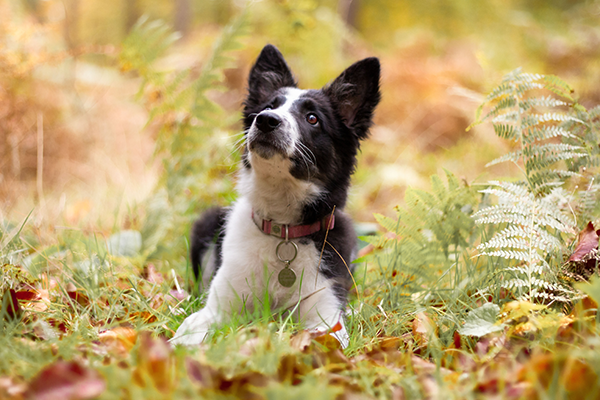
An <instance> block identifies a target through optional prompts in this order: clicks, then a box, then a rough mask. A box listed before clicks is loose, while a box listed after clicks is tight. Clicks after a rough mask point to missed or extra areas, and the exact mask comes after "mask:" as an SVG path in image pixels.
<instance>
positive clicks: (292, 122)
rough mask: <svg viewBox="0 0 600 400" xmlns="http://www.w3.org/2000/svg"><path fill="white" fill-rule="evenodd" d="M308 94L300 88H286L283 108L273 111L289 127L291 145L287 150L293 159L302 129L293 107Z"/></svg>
mask: <svg viewBox="0 0 600 400" xmlns="http://www.w3.org/2000/svg"><path fill="white" fill-rule="evenodd" d="M306 92H307V91H306V90H302V89H298V88H292V87H290V88H286V89H285V102H284V103H283V104H282V105H281V106H279V107H277V108H276V109H274V110H272V111H271V112H274V113H276V114H277V115H279V116H280V117H281V118H283V120H284V121H285V123H286V124H287V125H288V127H289V129H286V133H287V134H288V135H289V138H290V139H291V143H290V145H289V146H288V148H287V152H288V154H287V155H288V157H291V156H292V155H293V154H294V150H295V149H296V142H298V140H300V128H299V127H298V121H297V120H296V118H295V117H294V115H293V114H292V112H291V109H292V105H293V104H294V103H295V102H296V101H298V99H300V97H302V95H303V94H304V93H306Z"/></svg>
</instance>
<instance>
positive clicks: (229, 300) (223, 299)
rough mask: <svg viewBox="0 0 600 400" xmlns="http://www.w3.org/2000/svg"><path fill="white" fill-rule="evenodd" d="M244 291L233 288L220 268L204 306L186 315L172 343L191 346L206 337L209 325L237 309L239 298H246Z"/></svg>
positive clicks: (218, 321) (221, 319)
mask: <svg viewBox="0 0 600 400" xmlns="http://www.w3.org/2000/svg"><path fill="white" fill-rule="evenodd" d="M247 297H248V296H245V295H244V293H239V288H238V291H236V290H234V288H233V287H232V286H231V284H230V282H228V281H227V279H226V277H225V274H223V273H222V270H221V271H219V273H217V275H216V276H215V278H214V280H213V282H212V284H211V286H210V290H209V293H208V299H207V300H206V306H205V307H204V308H203V309H202V310H200V311H198V312H195V313H193V314H191V315H190V316H188V317H187V318H186V319H185V320H184V321H183V323H182V324H181V325H180V326H179V328H178V329H177V332H176V333H175V336H173V338H172V339H171V343H172V344H174V345H186V346H193V345H197V344H200V343H201V342H202V341H204V340H205V339H206V336H207V334H208V332H209V330H210V328H211V326H213V325H215V324H218V323H220V322H222V321H223V316H224V315H230V314H231V312H232V311H233V310H235V309H239V303H240V299H244V298H247Z"/></svg>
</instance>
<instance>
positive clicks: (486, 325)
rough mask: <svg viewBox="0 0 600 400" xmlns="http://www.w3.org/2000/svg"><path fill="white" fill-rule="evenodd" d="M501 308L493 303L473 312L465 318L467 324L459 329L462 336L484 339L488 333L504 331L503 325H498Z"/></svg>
mask: <svg viewBox="0 0 600 400" xmlns="http://www.w3.org/2000/svg"><path fill="white" fill-rule="evenodd" d="M499 312H500V307H498V306H497V305H496V304H493V303H486V304H484V305H482V306H481V307H479V308H476V309H474V310H471V311H470V312H469V314H468V315H467V317H466V318H465V324H464V325H463V326H462V327H461V328H460V329H459V332H460V334H461V335H465V336H476V337H482V336H485V335H487V334H488V333H492V332H497V331H500V330H502V329H504V325H503V324H496V318H497V316H498V313H499Z"/></svg>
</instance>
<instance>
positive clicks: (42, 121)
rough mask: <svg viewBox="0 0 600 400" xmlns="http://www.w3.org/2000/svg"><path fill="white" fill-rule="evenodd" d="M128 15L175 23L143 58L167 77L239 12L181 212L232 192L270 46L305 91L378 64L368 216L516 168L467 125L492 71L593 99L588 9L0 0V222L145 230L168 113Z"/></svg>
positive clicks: (333, 1) (599, 54)
mask: <svg viewBox="0 0 600 400" xmlns="http://www.w3.org/2000/svg"><path fill="white" fill-rule="evenodd" d="M140 18H144V19H145V21H146V22H145V24H151V23H154V24H156V25H155V26H160V27H164V29H171V31H172V32H176V36H171V38H173V39H176V40H174V41H173V42H172V44H170V45H169V46H168V48H166V50H165V52H164V53H162V54H161V55H160V57H158V58H157V59H156V60H154V61H153V62H152V63H151V67H152V70H153V71H155V72H156V71H158V72H160V73H163V74H165V76H167V74H171V73H177V72H178V71H192V75H193V73H194V71H196V73H197V74H201V73H202V71H203V69H204V68H206V67H207V65H206V64H207V62H208V60H209V59H210V57H211V54H212V52H213V46H214V45H215V43H216V42H217V41H218V39H219V38H220V37H221V35H222V34H223V32H224V30H225V29H226V27H227V26H230V24H232V23H235V21H239V20H240V18H241V19H243V25H244V26H243V28H242V29H241V30H240V31H239V32H238V34H239V35H238V36H239V37H238V42H239V45H238V46H237V47H236V49H234V50H231V51H228V52H227V56H228V59H227V61H226V67H225V68H223V69H220V70H219V76H218V79H217V83H216V84H215V85H214V87H211V88H209V89H208V90H207V91H206V93H207V96H208V97H209V98H210V99H211V101H214V103H215V104H216V105H217V106H218V107H219V109H220V114H218V115H221V120H222V121H221V122H220V123H219V124H216V123H215V125H214V126H205V127H204V128H205V130H204V132H208V133H207V134H206V136H205V137H202V138H200V140H199V142H200V145H198V144H194V146H192V145H191V144H190V145H189V146H188V144H187V143H186V142H185V141H183V142H180V143H177V145H178V146H179V147H180V149H183V150H182V151H184V152H185V149H186V148H187V147H186V146H188V147H189V151H190V152H201V154H202V155H203V157H204V159H205V160H207V164H208V165H203V166H202V167H201V168H200V169H199V170H198V171H196V172H197V176H203V177H204V178H202V181H201V184H196V185H195V186H194V185H191V186H190V188H187V187H186V186H185V185H183V186H182V189H181V190H180V193H181V196H182V197H186V198H188V199H189V204H191V206H190V205H188V206H187V208H186V210H185V213H184V214H186V213H187V215H194V214H195V213H196V212H199V211H201V210H202V209H204V208H206V207H207V206H208V205H209V204H211V203H220V204H226V203H228V202H230V201H232V200H233V199H234V197H235V195H234V194H233V185H234V181H235V167H236V162H237V159H238V158H237V157H238V156H237V155H236V152H235V151H234V149H233V143H234V142H235V140H236V134H237V133H239V130H240V125H239V123H238V119H239V115H240V109H241V102H242V101H243V97H244V95H245V83H246V77H247V74H248V71H249V68H250V66H251V65H252V62H253V60H254V59H255V57H256V56H257V54H258V52H259V51H260V49H261V48H262V46H264V45H265V44H266V43H272V44H275V45H276V46H278V47H279V48H280V50H281V51H282V52H283V54H284V55H285V57H286V59H287V60H288V63H289V64H290V66H291V67H292V69H293V71H294V72H295V74H296V76H297V78H298V80H299V82H300V86H301V87H305V88H308V87H320V86H322V85H324V84H326V83H327V82H328V81H330V80H332V79H333V78H335V77H336V76H337V74H339V73H340V72H341V71H342V70H343V69H344V68H345V67H347V66H348V65H349V64H351V63H352V62H354V61H356V60H358V59H361V58H363V57H368V56H377V57H380V59H381V62H382V66H383V76H382V92H383V100H382V102H381V104H380V106H379V108H378V110H377V116H376V126H375V127H374V128H373V130H372V136H371V138H370V140H368V141H367V142H365V143H364V145H363V148H362V153H361V156H360V161H359V165H360V166H359V169H358V171H357V173H356V175H355V179H354V186H353V190H352V195H351V199H350V203H349V205H348V210H349V211H350V213H351V214H352V215H353V216H354V217H355V218H356V219H357V220H359V221H364V222H369V221H373V216H372V214H373V213H374V212H378V213H382V214H387V215H393V214H394V212H393V207H394V206H395V205H397V204H400V203H401V202H402V199H403V192H404V190H405V189H406V187H408V186H412V187H421V188H427V187H428V182H429V180H428V177H429V176H430V175H431V174H433V173H443V169H444V168H445V169H448V170H450V171H452V172H453V173H455V174H456V175H457V176H459V177H461V178H463V179H464V180H465V181H466V182H469V183H470V184H472V183H477V182H484V181H486V180H487V179H489V178H490V177H493V176H498V175H500V176H508V175H511V174H514V173H515V172H516V171H514V170H511V169H510V166H496V167H494V168H491V169H486V168H484V165H485V163H487V162H488V161H490V160H492V159H493V158H494V157H496V156H497V155H499V154H501V153H502V152H503V151H506V150H507V149H506V148H505V147H503V146H506V144H504V143H502V142H500V141H499V139H497V138H496V137H495V136H494V134H493V131H492V130H491V129H490V127H487V126H485V125H481V126H477V127H475V128H474V129H471V130H469V131H467V130H466V128H467V127H468V126H469V125H470V124H471V123H472V122H473V121H474V119H475V117H474V115H475V109H476V108H477V107H478V106H479V104H481V102H482V101H483V99H484V96H485V94H486V93H487V91H489V89H490V88H492V87H494V86H495V85H497V84H498V83H499V82H500V79H501V78H502V76H503V75H504V74H505V73H507V72H509V71H511V70H513V69H515V68H518V67H522V68H523V70H525V71H528V72H538V73H545V74H555V75H558V76H560V77H561V78H563V79H564V80H566V81H567V82H569V83H570V84H571V85H572V86H573V87H575V89H576V95H577V97H578V98H579V99H580V102H581V103H582V104H583V105H585V106H592V105H595V104H598V103H600V2H599V1H575V0H544V1H541V0H502V1H499V0H452V1H433V0H422V1H419V2H415V1H409V0H323V1H317V0H299V1H288V0H262V1H247V2H246V1H242V0H175V1H167V0H62V1H59V0H21V1H17V0H0V219H2V220H3V221H5V222H6V221H9V222H11V223H18V222H19V221H22V220H23V219H25V218H26V217H27V216H28V215H30V216H29V221H30V223H31V224H33V226H34V227H35V228H36V229H37V232H38V236H39V238H38V240H39V241H40V242H43V241H44V236H45V235H47V237H48V238H51V237H52V234H53V233H52V232H53V231H54V230H56V229H60V228H61V227H78V229H87V230H89V231H94V232H104V233H106V234H110V232H114V231H116V230H121V229H138V230H141V231H142V233H144V229H145V228H147V227H148V220H149V219H152V210H153V208H152V207H153V204H156V199H157V198H158V197H157V193H158V192H159V191H160V190H159V189H160V188H161V187H163V188H164V186H165V185H168V182H167V180H166V178H165V168H166V167H165V165H166V164H165V157H169V151H164V150H165V148H164V141H165V140H167V141H168V140H169V138H168V137H167V138H166V139H165V135H167V136H168V135H169V130H168V129H167V130H166V131H165V126H167V125H168V121H166V122H165V119H164V118H162V119H157V118H151V114H152V112H153V109H154V108H153V107H154V105H153V104H154V103H155V102H156V101H158V100H157V98H158V99H159V98H160V96H161V95H163V94H164V93H163V92H161V88H160V87H157V85H156V84H154V85H148V83H147V82H145V81H144V74H143V73H142V72H140V71H139V70H136V69H132V68H129V67H128V65H127V63H124V61H123V60H124V57H123V48H124V45H123V43H125V42H126V40H127V38H128V37H130V35H131V33H132V31H135V29H136V23H137V21H139V20H140ZM153 21H154V22H153ZM146 26H147V25H146ZM138 27H139V25H138ZM161 29H162V28H161ZM133 45H134V46H135V45H136V44H135V42H133ZM130 46H131V43H130ZM172 118H174V120H176V118H177V115H175V116H172ZM183 118H185V116H183ZM209 125H210V124H209ZM161 140H162V143H163V146H162V147H161V145H160V141H161ZM171 144H172V143H171ZM157 146H158V150H157ZM170 194H171V195H173V193H170ZM169 204H171V203H167V204H166V205H164V204H163V208H164V207H169ZM190 208H191V209H190ZM178 212H179V211H177V210H176V211H175V213H178ZM30 213H31V214H30ZM190 218H191V217H189V218H187V219H186V220H185V221H183V223H182V228H181V229H176V230H175V231H173V232H175V233H176V234H177V235H180V234H181V232H184V231H185V226H186V224H189V222H190V220H191V219H190ZM146 239H147V237H144V240H146Z"/></svg>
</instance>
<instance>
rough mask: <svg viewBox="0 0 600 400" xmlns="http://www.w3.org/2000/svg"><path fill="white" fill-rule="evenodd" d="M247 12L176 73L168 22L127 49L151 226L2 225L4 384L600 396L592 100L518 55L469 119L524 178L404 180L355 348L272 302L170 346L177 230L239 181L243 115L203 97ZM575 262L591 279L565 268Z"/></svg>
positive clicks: (28, 391)
mask: <svg viewBox="0 0 600 400" xmlns="http://www.w3.org/2000/svg"><path fill="white" fill-rule="evenodd" d="M245 18H246V16H245V14H244V15H242V16H241V17H240V18H239V19H238V20H236V21H235V22H234V23H233V24H232V25H231V26H230V27H228V28H227V29H226V30H225V31H224V33H223V35H222V37H221V39H220V40H219V41H217V42H216V44H215V47H214V49H213V53H212V56H211V57H210V58H209V59H208V60H207V61H205V62H204V63H203V65H202V66H200V65H195V66H194V67H193V68H190V69H186V70H185V71H161V70H159V69H158V67H157V66H156V64H157V61H158V60H159V58H160V57H161V56H163V55H164V54H165V51H167V50H168V49H169V48H170V46H171V45H172V42H173V40H174V39H175V37H174V36H173V35H172V34H171V33H170V31H169V29H168V28H166V27H165V26H164V25H162V24H160V23H153V22H149V21H146V20H141V21H140V22H139V23H138V24H137V25H136V27H135V28H134V29H133V31H132V33H131V35H130V37H129V38H128V39H127V41H126V42H125V44H124V46H123V50H122V53H121V59H120V62H121V66H122V69H123V70H124V71H129V72H128V73H134V72H135V73H136V74H138V75H139V76H140V77H141V78H142V85H141V88H140V98H142V99H145V100H146V101H147V102H148V104H147V105H148V108H149V110H150V116H151V118H150V121H149V124H153V125H154V126H157V127H158V128H157V129H158V136H157V148H156V149H157V150H156V156H157V157H159V158H160V159H161V160H164V164H163V166H164V172H163V175H162V178H161V180H160V182H159V184H158V186H157V188H156V191H155V193H154V194H153V196H152V197H151V198H150V199H149V200H148V202H147V204H145V215H143V216H141V218H142V220H143V221H144V222H143V224H142V228H141V229H140V231H136V230H125V231H121V232H117V233H115V234H113V235H109V236H104V235H102V234H101V233H90V232H84V231H82V230H78V229H65V230H63V231H61V232H60V233H57V242H56V243H55V244H52V245H49V246H45V247H44V246H43V245H41V244H39V243H37V242H36V239H35V235H34V234H33V233H32V231H33V229H31V227H30V225H29V224H28V222H27V221H22V223H20V224H18V225H9V224H8V223H7V222H6V221H2V225H1V226H0V228H1V230H0V232H1V236H0V264H2V265H3V268H2V280H1V287H0V292H1V293H2V309H1V311H0V330H1V331H2V335H1V336H0V349H2V350H1V352H2V353H1V355H2V357H0V377H1V378H3V379H2V380H0V394H1V395H2V396H4V395H5V393H9V392H10V393H16V394H14V396H13V397H15V398H19V397H18V396H21V398H24V397H34V398H35V397H36V396H40V395H39V393H42V394H43V393H45V392H44V391H45V390H50V389H48V388H49V387H50V388H52V382H53V381H56V382H60V383H61V384H62V386H61V387H62V390H66V389H64V388H65V387H67V388H72V387H75V388H76V389H72V390H73V392H72V393H80V392H81V390H83V389H82V387H85V388H86V390H88V392H86V393H92V394H93V395H90V396H88V397H98V398H115V397H122V398H152V397H155V396H157V393H160V395H161V396H163V397H172V398H180V397H193V396H197V395H201V396H206V397H209V396H212V397H215V396H223V397H237V398H240V397H254V398H265V397H267V398H279V397H286V398H288V397H292V398H293V397H297V398H307V397H311V398H334V397H336V396H349V397H351V396H354V395H366V396H368V397H374V398H391V397H393V398H403V397H405V398H421V397H436V396H437V397H440V393H443V394H444V397H452V398H467V397H477V395H488V394H494V395H497V396H500V397H510V398H518V397H530V396H539V397H542V398H543V397H545V396H547V395H549V394H555V395H556V396H558V397H565V396H570V395H573V396H574V398H577V396H579V397H578V398H585V397H586V396H587V397H588V398H596V397H597V396H598V394H599V393H600V387H599V385H598V380H597V377H598V375H599V373H600V358H599V357H598V354H597V352H594V351H587V352H586V351H585V349H590V350H592V349H595V348H596V347H597V345H598V330H597V324H596V321H597V319H598V317H597V315H598V314H597V313H596V308H597V302H598V301H600V286H599V285H600V280H598V278H597V277H595V276H596V275H597V262H596V258H597V253H598V250H597V247H598V235H597V233H596V231H595V229H594V228H593V226H594V225H596V226H598V222H599V221H598V218H599V213H598V212H599V210H598V204H599V202H598V183H597V182H598V178H599V177H598V166H599V155H600V151H599V148H598V145H597V144H598V142H599V134H600V132H599V131H600V108H599V107H596V108H593V109H591V110H589V111H588V110H586V109H585V108H584V107H583V106H581V105H580V104H579V103H578V102H577V100H576V98H575V96H574V92H573V90H572V89H571V88H570V87H569V86H568V85H567V84H566V83H565V82H563V81H561V80H560V79H558V78H556V77H552V76H543V75H532V74H527V73H522V72H521V71H518V70H517V71H514V72H512V73H511V74H509V75H507V76H506V78H505V79H504V80H503V81H502V82H501V84H500V86H499V87H497V88H496V89H494V90H493V91H492V92H491V94H490V95H489V96H488V97H487V99H486V102H485V104H484V105H482V107H481V108H480V112H478V114H477V116H476V119H477V120H476V122H475V124H479V123H484V122H491V123H492V125H493V127H494V130H495V132H496V134H497V135H498V136H500V137H501V138H503V139H505V140H507V141H510V142H511V143H512V145H513V149H514V151H512V152H511V153H509V154H507V155H505V156H504V157H501V158H500V159H498V160H494V161H492V164H493V163H497V162H502V161H508V162H513V163H515V164H516V165H517V166H518V167H519V169H520V170H521V172H522V176H521V179H520V180H514V179H511V180H503V179H500V178H498V179H496V180H494V181H491V182H489V183H486V184H480V183H472V182H465V181H461V180H460V179H458V178H457V177H456V176H455V175H453V174H452V173H451V172H449V171H446V172H445V176H444V177H440V176H433V177H432V178H431V190H430V191H425V190H418V189H410V188H409V189H407V191H406V194H405V198H404V202H403V203H402V205H399V206H397V208H396V211H397V218H389V217H384V216H382V215H377V216H376V218H377V221H378V222H379V224H380V225H381V227H382V229H383V230H385V232H384V233H381V234H379V235H375V236H367V237H363V238H362V239H363V240H364V241H366V242H367V243H368V244H369V247H367V249H365V250H363V253H362V257H361V258H360V259H358V260H357V261H356V264H357V271H358V272H357V276H356V281H357V282H358V287H356V288H354V289H353V290H354V292H356V294H357V295H356V296H355V297H353V298H352V299H351V301H350V305H349V308H348V311H347V316H346V317H347V327H348V331H349V333H350V345H349V347H348V348H347V349H345V350H344V351H342V350H341V349H340V348H339V344H338V343H337V342H336V341H335V339H334V338H333V337H332V336H331V335H328V334H323V333H322V332H314V331H306V330H302V327H300V326H298V325H297V324H294V323H292V322H291V320H290V318H288V317H289V315H288V314H286V313H285V312H283V313H282V312H280V310H271V309H270V308H269V307H268V306H266V307H263V308H257V309H254V310H245V312H244V313H240V315H236V316H235V317H234V318H233V319H232V320H231V321H229V322H228V323H226V324H224V325H223V326H221V327H220V328H219V329H218V330H217V331H216V332H215V334H214V335H213V336H212V338H211V339H210V341H209V343H207V344H204V345H202V346H199V347H198V348H195V349H185V348H178V349H175V350H173V349H172V348H171V347H170V346H169V345H168V344H167V343H166V342H165V340H164V339H165V338H168V337H171V336H172V334H173V333H174V330H175V329H176V328H177V326H178V325H179V323H180V322H181V321H182V320H183V318H185V316H186V315H188V314H189V313H191V312H193V311H195V310H197V309H199V308H200V307H201V303H202V297H199V298H198V297H195V296H189V295H188V292H189V291H190V287H189V286H188V283H189V277H187V276H185V274H186V271H185V269H184V268H185V267H182V264H185V262H182V258H183V256H182V254H183V253H184V251H185V243H184V242H182V239H181V238H182V237H184V234H185V233H184V230H186V229H187V226H188V225H189V221H190V220H191V218H192V217H193V216H194V215H195V214H196V212H197V211H198V207H199V206H198V204H201V206H204V205H205V204H208V203H210V202H213V201H216V202H226V201H230V200H231V196H232V195H231V192H232V190H231V189H232V185H233V180H232V179H231V178H230V176H229V174H230V167H229V166H224V164H223V163H222V160H223V159H224V157H226V156H225V155H226V154H228V153H227V152H228V151H229V150H228V149H227V145H228V144H227V142H228V141H229V140H228V134H227V133H226V132H228V131H229V129H230V125H231V124H232V123H233V122H232V121H231V120H229V119H227V118H224V116H223V113H222V111H221V109H220V107H219V106H218V105H217V104H216V103H215V102H214V101H212V100H211V96H210V93H211V91H212V90H216V89H222V81H221V76H222V75H221V74H222V73H223V70H224V68H226V67H227V65H228V55H231V54H232V53H231V52H232V51H233V50H235V49H236V48H237V47H238V46H239V38H240V37H241V36H242V35H244V34H245V33H244V32H245V29H246V28H245V27H246V22H245V21H246V20H245ZM215 148H218V149H219V150H215ZM232 158H233V160H232V163H233V162H234V161H235V160H236V156H233V157H232ZM217 160H220V161H217ZM590 226H591V228H589V227H590ZM584 228H585V229H584ZM368 249H370V250H371V251H368ZM582 268H587V269H588V272H590V273H589V274H585V279H584V280H587V279H590V277H592V278H591V280H590V282H581V283H578V284H573V282H572V280H569V279H566V277H567V276H574V273H572V271H573V270H574V269H577V270H578V271H579V270H580V269H582ZM570 272H571V273H570ZM569 273H570V275H569ZM182 276H184V279H182V278H181V277H182ZM577 276H582V274H577ZM192 290H195V289H192ZM559 303H560V304H559ZM264 304H266V305H268V304H269V301H268V299H265V301H264ZM579 348H581V349H584V350H577V349H579ZM565 376H566V378H565ZM4 377H6V379H4ZM573 382H575V383H573ZM77 385H80V386H77ZM81 385H83V386H81ZM69 390H70V389H69ZM69 393H71V392H69ZM446 395H447V396H446ZM72 397H73V398H76V395H73V396H72ZM38 398H39V397H38Z"/></svg>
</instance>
